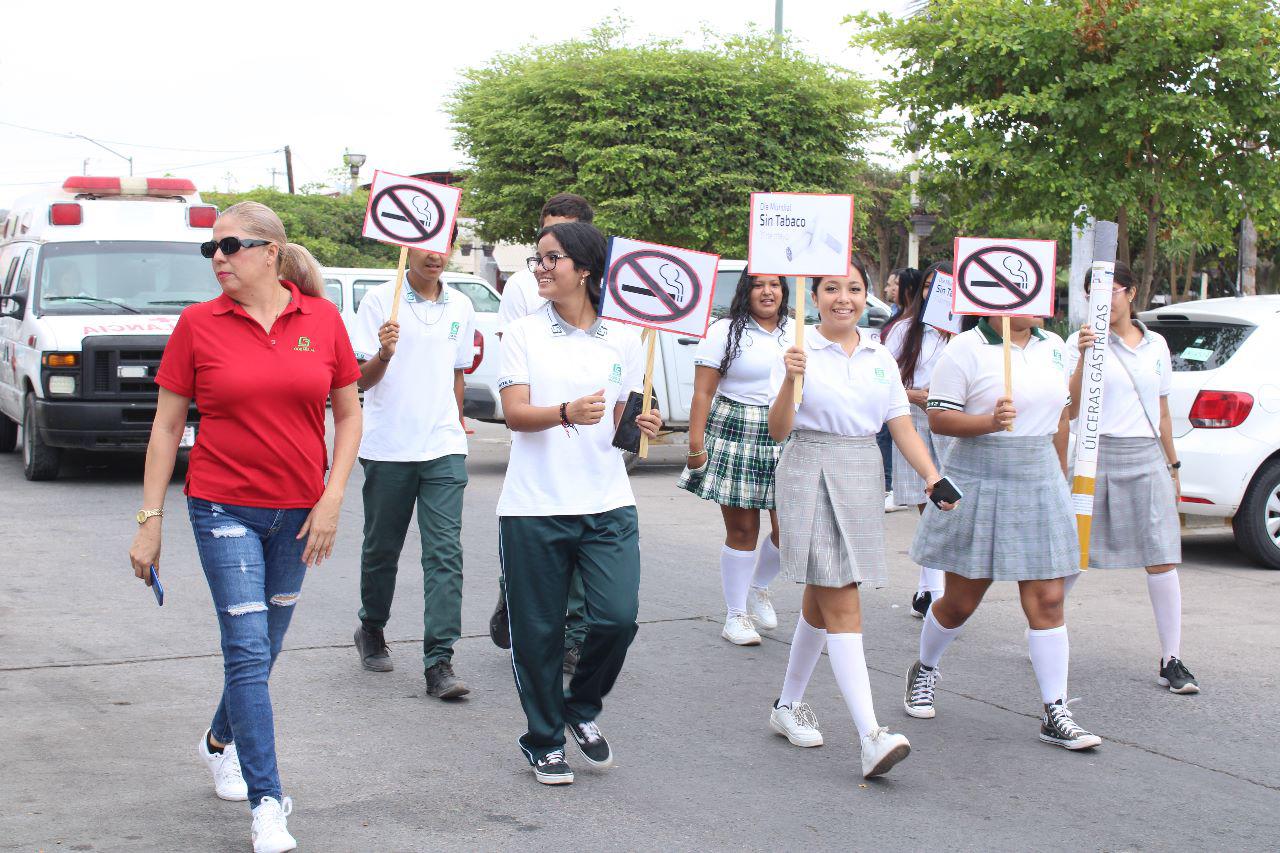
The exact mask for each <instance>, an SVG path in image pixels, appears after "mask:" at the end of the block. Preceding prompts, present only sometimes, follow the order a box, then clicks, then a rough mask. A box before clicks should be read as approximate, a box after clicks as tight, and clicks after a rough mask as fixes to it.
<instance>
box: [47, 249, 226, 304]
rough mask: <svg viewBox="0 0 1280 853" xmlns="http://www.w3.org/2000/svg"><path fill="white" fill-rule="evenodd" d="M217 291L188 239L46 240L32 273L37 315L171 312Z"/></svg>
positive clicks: (205, 264)
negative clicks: (157, 240) (168, 241)
mask: <svg viewBox="0 0 1280 853" xmlns="http://www.w3.org/2000/svg"><path fill="white" fill-rule="evenodd" d="M221 292H222V289H221V288H220V287H218V282H217V279H215V278H214V277H213V268H212V266H211V265H210V264H209V261H207V260H205V259H204V258H202V257H201V256H200V252H199V250H198V248H197V246H196V245H195V244H193V243H161V242H135V241H118V242H117V241H96V242H85V243H48V244H46V245H45V247H44V249H43V250H42V252H41V260H40V267H39V269H38V270H37V273H36V296H37V298H38V300H39V301H38V303H37V306H38V307H37V311H38V312H39V313H40V314H51V315H64V314H177V313H179V312H181V311H182V309H183V308H184V307H186V306H187V305H192V304H195V303H197V302H205V301H207V300H209V299H212V298H213V297H215V296H217V295H218V294H219V293H221Z"/></svg>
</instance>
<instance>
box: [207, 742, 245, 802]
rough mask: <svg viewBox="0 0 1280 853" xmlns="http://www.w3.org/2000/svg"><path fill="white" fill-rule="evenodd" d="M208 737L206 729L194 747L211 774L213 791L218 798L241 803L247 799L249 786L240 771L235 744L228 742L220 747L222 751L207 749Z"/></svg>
mask: <svg viewBox="0 0 1280 853" xmlns="http://www.w3.org/2000/svg"><path fill="white" fill-rule="evenodd" d="M208 737H209V731H208V730H206V731H205V733H204V734H202V735H201V736H200V745H199V746H198V747H196V751H197V752H199V753H200V757H201V758H202V759H204V766H205V767H208V768H209V772H210V773H212V774H213V792H214V793H215V794H217V795H218V799H220V800H231V801H232V802H240V803H242V802H244V801H245V800H247V799H249V786H248V785H246V784H245V782H244V776H243V775H242V774H241V773H240V756H239V755H238V754H237V753H236V745H235V744H234V743H229V744H227V745H226V746H224V747H223V748H222V752H213V751H211V750H210V749H209V741H208Z"/></svg>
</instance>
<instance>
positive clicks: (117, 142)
mask: <svg viewBox="0 0 1280 853" xmlns="http://www.w3.org/2000/svg"><path fill="white" fill-rule="evenodd" d="M0 125H3V126H5V127H13V128H17V129H18V130H25V131H28V132H30V133H43V134H45V135H46V136H58V137H61V138H63V139H89V137H87V136H84V135H83V134H79V133H63V132H61V131H57V130H43V129H41V128H38V127H28V126H26V125H24V124H14V123H13V122H11V121H0ZM90 141H91V142H106V143H107V144H109V145H124V146H126V147H128V148H147V149H150V150H152V151H185V152H189V153H194V154H246V153H249V151H250V149H248V148H175V147H173V146H170V145H143V144H141V143H138V142H121V141H120V140H118V139H97V138H96V137H95V138H93V139H90Z"/></svg>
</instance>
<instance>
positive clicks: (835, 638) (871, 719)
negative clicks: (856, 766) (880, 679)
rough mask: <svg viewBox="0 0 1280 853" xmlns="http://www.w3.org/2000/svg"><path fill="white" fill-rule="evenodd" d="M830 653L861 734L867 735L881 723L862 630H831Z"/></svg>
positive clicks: (833, 669)
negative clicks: (856, 632) (859, 631)
mask: <svg viewBox="0 0 1280 853" xmlns="http://www.w3.org/2000/svg"><path fill="white" fill-rule="evenodd" d="M827 657H829V658H830V659H831V671H832V672H833V673H835V676H836V684H838V685H839V686H840V694H841V695H842V696H844V702H845V704H846V705H848V706H849V713H850V714H852V715H853V724H854V725H855V726H857V727H858V737H866V736H867V735H869V734H871V733H872V732H873V731H875V730H876V729H878V728H880V724H879V723H878V722H876V709H875V706H874V705H873V704H872V701H871V679H870V678H869V677H868V676H867V659H866V656H865V655H864V654H863V652H862V635H861V634H827Z"/></svg>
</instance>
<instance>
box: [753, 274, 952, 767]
mask: <svg viewBox="0 0 1280 853" xmlns="http://www.w3.org/2000/svg"><path fill="white" fill-rule="evenodd" d="M813 298H814V302H815V303H816V305H817V309H818V316H819V317H820V322H819V323H818V325H817V326H815V327H813V328H809V329H806V330H805V337H804V347H803V349H801V348H800V347H799V346H793V347H791V348H790V349H789V350H787V353H786V356H785V360H784V363H783V364H782V365H779V367H778V368H777V369H776V370H775V371H774V377H773V387H774V389H775V392H774V393H775V397H774V400H773V403H772V405H771V406H770V409H769V433H770V435H771V436H772V437H773V439H774V441H784V440H786V442H787V443H786V445H785V446H784V448H783V450H782V458H781V459H780V460H779V462H778V469H777V475H776V476H777V502H778V527H779V529H780V531H781V534H782V537H781V539H782V542H781V551H782V572H783V574H784V575H785V576H786V577H789V578H790V579H792V580H795V581H799V582H801V583H803V584H805V587H804V598H803V601H802V605H801V613H800V619H799V620H798V621H797V623H796V632H795V637H794V639H793V640H792V644H791V651H790V654H789V657H788V660H787V673H786V677H785V679H784V680H783V684H782V692H781V694H780V695H779V698H778V700H777V701H776V702H774V705H773V710H772V712H771V713H770V716H769V724H770V726H771V727H772V728H773V730H774V731H776V732H777V733H778V734H781V735H783V736H785V737H786V738H787V739H788V740H789V741H791V743H793V744H795V745H796V746H806V747H811V746H821V745H822V734H821V732H819V731H818V725H817V720H816V719H815V718H814V714H813V712H812V710H811V709H810V708H809V706H808V705H807V704H805V703H804V702H803V701H801V700H802V699H803V698H804V691H805V687H806V686H807V684H808V681H809V678H810V676H811V675H812V674H813V669H814V667H815V666H816V665H817V663H818V658H819V656H821V654H822V648H823V646H826V648H827V655H828V657H829V658H830V660H831V670H832V672H833V673H834V674H835V677H836V684H837V685H839V687H840V693H841V694H842V695H843V696H844V700H845V703H846V704H847V705H848V707H849V712H850V714H851V715H852V716H853V720H854V724H855V725H856V726H857V729H858V736H859V739H860V743H861V747H862V773H863V775H864V776H865V777H867V778H871V777H873V776H879V775H881V774H883V773H885V772H887V771H888V770H889V769H890V768H891V767H893V766H894V765H895V764H897V763H898V762H899V761H901V760H902V759H904V758H906V757H907V754H908V753H909V752H910V751H911V744H910V743H908V742H907V739H906V738H905V737H903V736H902V735H900V734H893V733H891V732H890V731H889V730H888V729H886V728H884V727H882V726H881V725H880V724H879V723H878V722H877V720H876V712H875V707H874V705H873V703H872V699H871V682H870V680H869V678H868V675H867V661H866V657H865V655H864V653H863V646H862V608H861V600H860V598H859V591H858V587H859V586H860V585H861V584H864V583H870V584H873V585H877V586H880V585H883V584H884V582H885V580H886V579H887V576H888V572H887V569H886V563H885V549H884V488H883V487H884V463H883V460H882V457H881V454H880V449H879V447H878V446H877V444H876V433H878V432H879V431H880V428H881V427H882V426H883V425H885V424H886V423H887V424H888V426H889V432H890V434H891V435H892V437H893V440H894V442H895V443H896V444H897V446H898V447H899V448H900V449H901V451H902V454H903V455H904V456H905V457H906V458H907V460H908V461H909V462H910V463H911V465H912V467H913V468H915V470H916V473H917V474H919V475H920V477H921V478H922V479H923V480H924V481H925V483H926V484H927V486H926V489H927V490H928V491H932V488H933V486H934V485H935V484H936V483H937V481H938V480H939V479H940V477H939V476H938V471H937V469H936V468H935V467H934V464H933V460H932V459H931V458H930V457H929V451H928V450H927V449H926V448H925V446H924V442H923V441H921V440H920V436H919V435H917V434H916V431H915V428H914V427H913V426H912V425H911V415H910V413H909V411H908V403H907V394H906V390H905V389H904V388H903V386H902V379H901V378H900V377H899V375H898V365H897V363H896V362H895V361H894V360H893V356H891V355H889V351H888V350H886V349H885V348H884V346H883V345H882V344H880V342H879V341H876V340H873V339H872V338H871V336H870V335H869V334H866V333H864V332H862V331H860V330H859V329H858V318H860V317H861V316H862V313H863V312H864V311H865V310H866V307H867V276H866V270H865V269H864V268H863V266H862V264H861V263H859V262H857V261H855V262H854V263H853V275H851V276H847V277H846V276H838V277H837V276H827V277H824V278H820V279H815V280H814V283H813ZM798 376H803V377H804V394H803V402H801V403H800V404H799V405H798V406H797V403H796V395H795V382H794V379H795V378H796V377H798ZM949 506H950V505H948V507H949Z"/></svg>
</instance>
